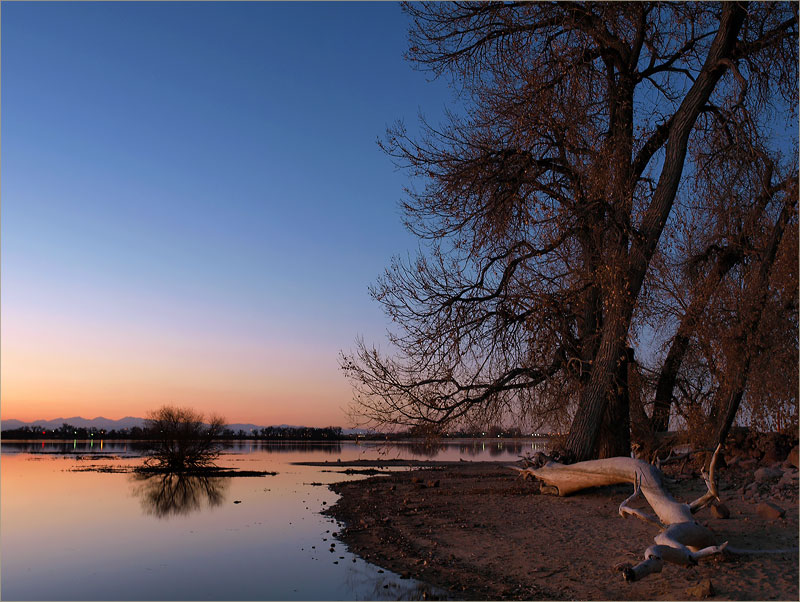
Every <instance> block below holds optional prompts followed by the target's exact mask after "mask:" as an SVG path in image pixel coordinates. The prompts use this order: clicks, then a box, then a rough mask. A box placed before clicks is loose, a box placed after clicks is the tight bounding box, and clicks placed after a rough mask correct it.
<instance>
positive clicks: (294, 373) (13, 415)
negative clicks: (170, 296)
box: [0, 309, 351, 427]
mask: <svg viewBox="0 0 800 602" xmlns="http://www.w3.org/2000/svg"><path fill="white" fill-rule="evenodd" d="M16 317H17V318H19V319H17V320H15V321H13V322H11V321H6V322H5V323H4V325H3V326H4V328H3V336H2V358H3V361H2V365H1V366H0V371H1V372H2V374H1V379H0V399H2V404H0V420H9V419H16V420H22V421H25V422H28V421H33V420H52V419H54V418H58V417H69V416H83V417H85V418H94V417H96V416H103V417H105V418H110V419H119V418H123V417H125V416H144V415H145V414H146V413H147V412H148V411H150V410H152V409H155V408H157V407H159V406H161V405H164V404H175V405H181V406H191V407H193V408H195V409H196V410H198V411H201V412H203V413H205V414H208V413H219V414H222V415H223V416H224V417H225V419H226V421H227V422H230V423H236V422H248V423H254V424H264V425H269V424H302V425H308V426H320V427H322V426H331V425H333V426H342V427H347V426H349V423H348V420H347V417H346V415H345V408H346V406H347V405H348V403H349V401H350V399H351V390H350V386H349V384H348V383H347V381H346V379H345V378H344V377H343V375H342V374H341V372H340V371H339V369H338V360H337V351H338V350H337V349H336V347H335V345H333V344H332V343H330V342H328V343H326V342H325V340H324V339H322V340H316V341H315V340H312V339H310V338H308V337H306V338H305V339H304V337H303V336H302V335H298V336H297V337H295V339H294V342H287V340H288V341H291V339H288V338H287V337H285V336H281V337H280V338H279V339H273V341H275V343H270V339H268V338H267V339H265V340H263V342H260V341H259V340H258V339H255V338H247V337H245V336H241V334H240V333H237V332H236V329H235V328H231V327H230V325H228V328H227V332H223V331H216V329H215V328H213V327H211V326H208V327H206V328H205V329H200V328H198V329H190V328H175V329H172V330H170V329H165V328H162V327H160V326H159V325H157V324H148V323H146V322H144V323H139V324H138V325H136V326H131V325H127V323H126V322H124V321H116V322H114V321H109V322H108V323H105V324H98V320H97V319H94V320H93V319H91V318H90V316H88V315H86V314H84V315H83V316H80V317H76V316H72V317H71V318H70V319H68V320H64V319H63V316H59V315H57V314H56V315H53V314H50V313H46V312H36V311H35V310H31V309H28V310H27V311H26V312H25V314H24V315H19V314H18V315H17V316H16ZM93 322H94V323H93ZM223 330H225V329H223ZM209 341H213V344H210V343H209ZM299 358H300V359H301V360H302V361H298V360H299Z"/></svg>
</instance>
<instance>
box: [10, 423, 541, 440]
mask: <svg viewBox="0 0 800 602" xmlns="http://www.w3.org/2000/svg"><path fill="white" fill-rule="evenodd" d="M2 436H3V439H8V440H21V439H45V440H47V439H52V440H58V441H63V440H72V439H80V440H90V439H97V440H100V439H107V440H121V439H127V440H130V439H132V440H140V441H147V440H151V439H153V438H154V434H153V433H152V431H150V430H148V429H146V428H141V427H133V428H129V429H128V428H125V429H119V430H116V429H111V430H105V429H98V428H85V427H76V426H73V425H70V424H64V425H63V426H62V427H60V428H57V429H46V428H43V427H39V426H23V427H20V428H16V429H10V430H3V433H2ZM441 436H442V437H444V438H449V439H480V438H484V437H489V438H492V439H495V438H498V437H499V438H502V439H509V438H522V437H529V436H534V437H547V436H549V433H544V432H542V433H528V432H522V431H521V430H520V429H519V428H516V427H512V428H501V427H499V426H491V427H489V428H488V429H484V430H459V431H451V432H448V433H444V434H442V435H441ZM421 437H423V438H424V435H423V434H421V433H418V432H416V431H415V430H414V429H410V430H407V431H399V432H394V433H359V434H356V433H342V427H339V426H328V427H324V428H315V427H288V426H287V427H280V426H270V427H265V428H262V429H258V430H253V431H250V432H246V431H244V430H241V429H240V430H238V431H234V430H233V429H229V428H225V429H223V430H222V432H221V433H220V434H219V435H218V436H217V437H216V440H218V441H234V440H249V441H317V442H325V441H354V440H365V441H369V440H381V441H386V440H389V441H399V440H403V439H418V438H421Z"/></svg>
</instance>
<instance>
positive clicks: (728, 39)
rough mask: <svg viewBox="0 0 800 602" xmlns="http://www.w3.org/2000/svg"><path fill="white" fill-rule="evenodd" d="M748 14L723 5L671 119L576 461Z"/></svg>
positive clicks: (585, 451)
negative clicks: (705, 112) (693, 143)
mask: <svg viewBox="0 0 800 602" xmlns="http://www.w3.org/2000/svg"><path fill="white" fill-rule="evenodd" d="M746 14H747V11H746V9H745V8H744V7H743V6H741V5H739V4H735V3H726V4H724V5H723V8H722V14H721V16H720V25H719V30H718V31H717V34H716V36H715V37H714V41H713V42H712V43H711V46H710V48H709V51H708V55H707V56H706V60H705V62H704V63H703V68H702V70H701V71H700V73H699V75H698V77H697V78H696V79H695V81H694V83H693V84H692V86H691V88H690V89H689V91H688V92H687V94H686V96H685V97H684V99H683V102H682V103H681V105H680V107H679V108H678V110H677V111H676V113H675V115H674V119H673V120H672V124H671V126H670V130H669V137H668V141H667V144H666V147H665V151H664V164H663V167H662V169H661V175H660V176H659V179H658V184H657V185H656V189H655V192H654V193H653V199H652V202H651V203H650V206H649V207H648V208H647V210H646V211H645V213H644V215H643V217H642V220H641V223H640V224H639V227H638V228H637V230H638V234H639V235H638V236H637V238H636V239H635V240H634V242H633V243H632V244H631V245H630V251H629V252H626V253H625V257H624V265H623V264H618V265H617V266H615V267H616V268H617V269H623V267H624V269H625V272H626V278H624V281H623V282H616V283H614V285H615V286H620V285H621V286H620V288H618V290H615V291H612V292H613V293H615V294H616V295H618V296H617V298H616V299H610V300H609V301H611V302H612V304H613V305H615V307H613V309H612V310H611V311H610V313H611V317H610V318H609V319H608V320H607V321H606V322H604V324H603V328H602V332H601V342H600V348H599V350H598V353H597V355H596V356H595V359H594V364H593V365H592V371H591V376H590V378H589V382H588V383H587V385H586V387H585V388H584V390H583V392H582V394H581V399H580V402H579V403H578V409H577V411H576V414H575V418H574V419H573V421H572V425H571V427H570V432H569V435H568V437H567V442H566V447H567V452H569V453H571V454H572V455H573V456H574V457H575V458H576V459H577V460H585V459H588V458H591V457H592V455H593V453H594V452H595V448H596V444H597V435H598V432H599V429H600V425H601V420H602V416H603V414H604V412H605V410H606V405H607V401H608V399H607V392H608V389H609V386H610V385H611V382H612V380H613V377H614V375H615V373H616V366H617V358H618V357H619V355H620V353H621V352H622V350H623V345H624V344H625V340H626V339H627V334H628V329H629V327H630V321H631V317H632V315H633V303H634V301H635V299H637V298H638V296H639V291H640V290H641V287H642V284H643V282H644V278H645V274H646V273H647V268H648V265H649V263H650V259H651V258H652V256H653V253H654V252H655V250H656V247H657V246H658V241H659V239H660V238H661V232H662V231H663V229H664V225H665V224H666V222H667V218H668V217H669V214H670V211H671V210H672V205H673V203H674V201H675V195H676V194H677V191H678V185H679V184H680V180H681V175H682V173H683V167H684V161H685V159H686V148H687V143H688V140H689V133H690V132H691V130H692V127H693V126H694V124H695V122H696V120H697V116H698V115H699V114H700V111H701V110H702V108H703V107H704V106H705V104H706V102H707V101H708V98H709V97H710V96H711V93H712V92H713V91H714V88H715V87H716V85H717V82H718V81H719V79H720V78H721V77H722V76H723V74H724V73H725V71H726V70H727V68H728V65H727V63H730V60H729V57H730V55H731V53H732V51H733V49H734V47H735V45H736V40H737V37H738V34H739V31H740V29H741V27H742V24H743V23H744V19H745V16H746ZM726 60H727V63H726ZM614 260H616V261H623V257H613V258H611V261H614Z"/></svg>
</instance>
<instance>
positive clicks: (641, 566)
mask: <svg viewBox="0 0 800 602" xmlns="http://www.w3.org/2000/svg"><path fill="white" fill-rule="evenodd" d="M720 449H721V446H718V447H717V449H716V450H715V451H714V455H713V456H712V459H711V464H710V466H709V471H708V473H707V474H706V473H703V479H704V480H705V483H706V487H707V492H706V493H705V494H703V495H702V496H700V497H699V498H698V499H696V500H694V501H693V502H690V503H688V504H687V503H683V502H679V501H677V500H675V499H674V498H673V497H672V496H671V495H670V494H669V492H668V491H667V490H666V489H665V488H664V485H663V480H662V474H661V470H660V469H659V467H658V466H654V465H652V464H648V463H647V462H645V461H644V460H638V459H635V458H624V457H618V458H606V459H603V460H589V461H586V462H578V463H576V464H560V463H558V462H547V463H546V464H544V465H543V466H540V467H538V468H536V467H529V468H524V469H520V468H517V467H513V466H512V467H510V468H514V469H515V470H517V471H519V472H520V474H521V475H522V476H523V477H535V478H537V479H539V480H541V481H542V482H543V483H544V484H545V486H547V487H548V488H549V489H551V490H553V491H554V492H556V493H558V495H561V496H565V495H569V494H571V493H575V492H577V491H580V490H582V489H587V488H590V487H599V486H604V485H617V484H620V483H632V484H633V486H634V491H633V494H632V495H631V496H630V497H628V498H627V499H626V500H624V501H623V502H622V503H621V504H620V506H619V514H620V516H622V517H623V518H626V517H627V516H635V517H637V518H639V519H641V520H644V521H646V522H648V523H650V524H653V525H655V526H657V527H658V528H659V529H661V532H660V533H659V534H658V535H656V536H655V538H654V541H655V543H654V545H651V546H650V547H648V548H647V549H646V550H645V552H644V560H642V562H640V563H638V564H637V565H635V566H631V565H630V564H624V565H618V567H617V568H618V569H619V570H620V571H621V572H622V574H623V577H624V578H625V580H626V581H638V580H640V579H642V578H644V577H646V576H647V575H649V574H651V573H659V572H661V570H662V568H663V566H664V563H665V562H671V563H674V564H679V565H694V564H697V561H698V560H699V559H700V558H705V557H706V556H711V555H713V554H719V553H721V552H722V551H724V550H726V549H727V551H728V552H729V553H741V554H747V553H755V552H754V551H749V550H738V549H732V548H728V542H723V543H722V544H717V542H716V539H715V537H714V534H713V533H712V532H711V530H710V529H708V528H707V527H705V526H703V525H701V524H700V523H698V522H697V521H696V520H695V519H694V514H695V513H696V512H697V511H699V510H700V509H702V508H705V507H706V506H708V505H709V504H711V503H712V502H713V501H714V500H717V501H719V495H718V492H717V486H716V480H715V475H714V471H715V468H716V465H717V459H718V457H719V453H720ZM641 496H643V497H644V498H645V499H646V500H647V502H648V503H649V504H650V507H651V508H652V509H653V514H651V513H648V512H645V511H643V510H640V509H638V508H633V507H632V506H631V505H630V504H631V502H633V501H634V500H635V499H637V498H639V497H641ZM791 551H794V550H770V551H769V552H771V553H776V552H791Z"/></svg>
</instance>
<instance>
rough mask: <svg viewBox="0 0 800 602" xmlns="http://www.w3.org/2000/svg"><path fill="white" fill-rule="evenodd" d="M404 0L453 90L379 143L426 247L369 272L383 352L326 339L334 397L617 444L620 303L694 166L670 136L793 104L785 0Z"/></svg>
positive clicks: (790, 28) (633, 293)
mask: <svg viewBox="0 0 800 602" xmlns="http://www.w3.org/2000/svg"><path fill="white" fill-rule="evenodd" d="M405 10H406V11H407V12H408V13H409V15H410V16H411V17H412V19H413V23H414V25H413V27H412V30H411V46H410V52H409V58H410V60H411V61H412V62H414V63H415V64H416V65H417V66H419V67H420V68H423V69H430V70H431V71H432V72H433V73H434V74H435V75H437V76H439V75H444V76H449V77H451V78H452V80H453V82H454V83H455V84H456V85H457V86H459V89H460V91H461V95H462V96H461V97H462V99H463V100H464V105H465V109H464V110H463V111H462V112H461V113H452V114H450V115H449V118H448V123H447V124H446V125H445V126H442V127H435V126H433V125H431V124H429V123H427V122H425V121H423V124H422V126H423V134H422V135H421V136H420V137H412V136H410V135H408V134H407V132H406V130H405V129H404V127H403V126H402V125H398V126H397V127H396V128H394V129H393V130H391V131H390V133H389V136H388V138H387V140H386V141H385V143H384V148H385V149H386V151H387V152H388V153H389V154H390V155H391V156H392V157H394V158H395V159H396V160H397V162H398V163H399V164H400V165H401V166H403V167H405V168H406V169H408V170H409V172H410V174H411V175H412V176H415V177H416V178H418V179H420V180H422V181H423V182H424V187H423V188H422V189H415V188H409V189H408V191H407V192H408V200H407V201H406V203H405V205H404V209H405V211H406V215H407V223H408V226H409V227H410V228H411V230H412V231H413V232H415V233H416V234H418V235H419V236H420V238H421V240H422V241H423V244H424V245H425V247H424V248H423V249H422V250H421V252H420V255H419V257H418V258H417V259H416V260H407V261H400V260H398V261H396V262H395V263H394V264H393V265H392V266H391V267H390V268H389V269H388V270H387V272H386V274H385V275H384V277H383V279H382V280H381V281H380V282H379V283H378V285H377V286H376V287H375V288H374V289H373V295H374V297H375V298H376V299H377V300H378V301H379V302H381V303H382V304H383V306H384V308H385V309H386V311H387V313H388V314H389V316H390V317H391V318H392V319H393V321H394V323H395V324H396V326H397V328H396V329H395V331H394V333H393V334H391V335H390V343H391V344H392V346H393V353H392V354H391V355H389V356H385V355H384V354H382V353H380V352H379V351H378V350H377V349H376V348H374V347H370V346H368V345H366V344H365V343H363V342H361V341H360V342H359V343H358V345H357V349H356V351H355V352H354V353H353V354H352V355H345V356H344V357H343V361H342V365H343V368H344V370H345V372H346V373H347V374H348V376H350V377H351V379H352V381H353V383H354V386H355V389H356V402H357V404H356V407H355V411H356V412H357V413H359V414H360V415H361V416H363V417H366V418H367V419H368V420H371V421H373V422H378V423H381V424H384V425H385V424H406V425H408V424H415V423H429V424H431V425H433V426H434V427H437V428H443V427H444V426H446V425H448V424H453V423H455V422H459V421H460V422H470V421H476V420H480V421H483V422H484V423H489V422H497V421H499V420H500V419H501V417H502V416H504V415H506V414H508V413H509V412H510V413H514V414H515V415H516V416H517V417H521V418H524V419H527V420H529V421H540V422H548V423H549V424H550V425H551V426H556V425H558V424H565V423H566V424H568V425H569V435H568V437H567V439H566V442H565V445H566V448H567V450H568V452H570V453H571V454H572V455H573V457H574V458H575V459H586V458H590V457H598V456H615V455H627V454H628V453H629V443H628V442H629V422H630V419H629V412H630V410H629V396H630V391H629V389H630V387H629V379H628V372H629V369H630V365H631V363H632V361H633V360H634V359H635V356H633V354H632V351H631V349H632V348H633V347H634V345H635V341H634V340H633V339H634V338H635V332H634V330H632V324H634V323H635V320H636V319H638V318H637V316H639V314H640V313H646V312H647V309H646V308H642V307H641V301H642V300H644V299H646V298H647V292H648V291H647V289H646V286H645V285H646V282H647V279H648V277H649V269H650V264H651V261H652V260H653V258H654V256H655V255H656V253H657V251H658V250H659V249H660V247H661V246H663V245H664V244H665V243H664V241H663V240H662V234H663V232H664V231H665V228H667V226H668V222H669V220H670V217H671V215H672V214H673V213H674V212H673V207H674V205H675V201H676V198H678V195H679V189H680V187H681V185H682V183H685V182H686V181H687V179H689V178H691V177H692V176H693V174H696V173H697V172H698V169H699V168H700V162H699V155H698V154H697V153H695V152H690V151H693V149H695V148H696V147H698V145H700V144H701V142H702V141H703V140H705V139H706V137H707V134H708V132H709V131H711V132H715V131H718V130H720V129H724V128H725V127H726V126H727V125H728V124H729V123H734V122H735V121H736V120H737V119H739V118H740V116H741V109H742V108H744V107H746V105H747V103H751V105H747V107H752V106H755V107H756V108H757V107H758V106H768V105H769V104H770V103H774V102H778V100H779V99H780V98H784V99H787V102H788V103H789V105H790V106H792V107H794V106H795V105H796V100H795V99H796V87H797V86H796V83H797V10H796V6H794V5H791V4H788V3H786V4H784V3H775V4H747V5H744V4H739V3H723V4H717V3H666V4H664V3H583V2H555V3H502V4H500V3H474V4H473V3H443V4H437V3H433V4H409V5H406V6H405ZM773 89H776V90H779V92H780V93H781V94H782V96H781V95H778V94H777V93H773V92H772V90H773ZM776 99H778V100H776ZM753 103H755V104H753ZM755 114H756V116H757V115H758V113H755ZM750 135H751V136H760V134H759V130H758V128H753V129H752V130H751V131H750ZM751 142H753V143H752V144H751V146H758V145H759V144H761V141H760V140H759V141H751ZM687 164H688V165H689V170H688V175H685V174H684V170H685V167H686V166H687ZM705 202H706V199H703V198H700V199H698V203H700V204H702V203H705ZM722 267H724V266H722ZM711 280H713V276H712V277H711ZM643 287H644V290H643ZM713 287H714V284H713V282H712V283H710V285H709V288H712V289H713ZM698 304H701V305H702V299H701V300H700V301H698Z"/></svg>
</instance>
